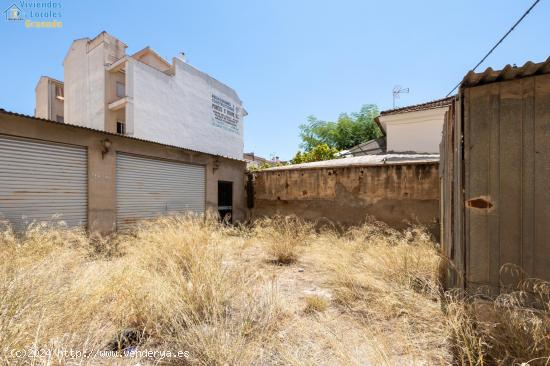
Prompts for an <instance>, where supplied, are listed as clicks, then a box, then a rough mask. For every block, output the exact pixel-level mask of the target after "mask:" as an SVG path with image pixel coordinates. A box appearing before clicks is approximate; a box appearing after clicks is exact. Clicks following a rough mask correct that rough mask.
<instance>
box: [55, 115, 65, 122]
mask: <svg viewBox="0 0 550 366" xmlns="http://www.w3.org/2000/svg"><path fill="white" fill-rule="evenodd" d="M55 120H56V121H57V122H61V123H63V122H65V121H64V120H63V116H60V115H59V114H58V115H56V116H55Z"/></svg>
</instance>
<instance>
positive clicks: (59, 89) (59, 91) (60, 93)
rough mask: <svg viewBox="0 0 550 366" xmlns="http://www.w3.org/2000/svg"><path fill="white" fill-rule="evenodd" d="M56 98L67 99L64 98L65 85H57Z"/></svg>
mask: <svg viewBox="0 0 550 366" xmlns="http://www.w3.org/2000/svg"><path fill="white" fill-rule="evenodd" d="M55 97H56V98H57V99H61V100H63V99H65V98H64V96H63V85H59V84H55Z"/></svg>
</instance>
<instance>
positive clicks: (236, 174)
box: [0, 112, 247, 233]
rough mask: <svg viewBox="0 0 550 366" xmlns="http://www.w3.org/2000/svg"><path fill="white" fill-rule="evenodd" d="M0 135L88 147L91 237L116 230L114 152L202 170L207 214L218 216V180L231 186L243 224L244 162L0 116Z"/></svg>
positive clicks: (237, 217)
mask: <svg viewBox="0 0 550 366" xmlns="http://www.w3.org/2000/svg"><path fill="white" fill-rule="evenodd" d="M0 134H4V135H11V136H18V137H26V138H34V139H39V140H43V141H51V142H58V143H66V144H72V145H79V146H86V147H87V151H88V229H89V231H91V232H100V233H108V232H111V231H113V230H114V229H115V223H116V182H115V177H116V153H117V152H124V153H131V154H136V155H141V156H144V157H150V158H161V159H169V160H173V161H180V162H184V163H192V164H201V165H204V166H205V167H206V197H205V200H206V209H212V210H217V206H218V186H217V182H218V180H223V181H231V182H233V187H234V191H233V219H234V221H242V220H244V219H246V218H247V209H246V205H245V195H244V191H243V190H242V189H241V187H244V170H245V166H246V163H245V162H244V161H237V160H233V159H226V158H222V157H218V156H214V155H209V154H204V153H200V152H195V151H191V150H186V149H181V148H176V147H170V146H166V145H161V144H157V143H153V142H147V141H140V140H137V139H133V138H128V137H124V136H120V135H116V134H109V133H105V132H101V131H93V130H90V129H86V128H80V127H76V126H72V125H67V124H61V123H54V122H46V121H42V120H38V119H35V118H31V117H26V116H16V115H12V114H8V113H4V112H0ZM104 139H108V140H109V141H111V143H112V146H111V148H110V151H109V152H108V153H107V154H105V156H102V153H101V151H102V143H101V141H102V140H104ZM21 214H22V215H24V214H25V213H24V212H22V213H21ZM52 214H55V212H52Z"/></svg>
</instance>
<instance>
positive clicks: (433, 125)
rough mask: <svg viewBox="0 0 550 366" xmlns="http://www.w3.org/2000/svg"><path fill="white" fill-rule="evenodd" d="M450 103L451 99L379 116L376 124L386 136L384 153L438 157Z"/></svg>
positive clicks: (387, 112)
mask: <svg viewBox="0 0 550 366" xmlns="http://www.w3.org/2000/svg"><path fill="white" fill-rule="evenodd" d="M454 99H455V97H454V96H452V97H448V98H443V99H439V100H434V101H432V102H428V103H423V104H417V105H412V106H408V107H402V108H397V109H391V110H387V111H383V112H381V113H380V116H379V117H377V118H376V122H377V123H378V126H379V127H380V129H381V130H382V132H383V133H384V134H385V135H386V151H387V152H388V153H389V152H395V153H431V154H438V153H439V144H440V143H441V136H442V131H443V122H444V119H445V113H446V112H447V111H448V110H449V106H450V104H451V103H452V101H453V100H454Z"/></svg>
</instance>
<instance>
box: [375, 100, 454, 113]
mask: <svg viewBox="0 0 550 366" xmlns="http://www.w3.org/2000/svg"><path fill="white" fill-rule="evenodd" d="M455 97H456V96H454V95H452V96H450V97H446V98H442V99H436V100H432V101H431V102H426V103H421V104H414V105H409V106H406V107H400V108H394V109H388V110H387V111H382V112H380V116H388V115H391V114H399V113H407V112H417V111H423V110H427V109H434V108H441V107H446V106H448V105H450V104H451V103H452V101H453V100H454V99H455Z"/></svg>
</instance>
